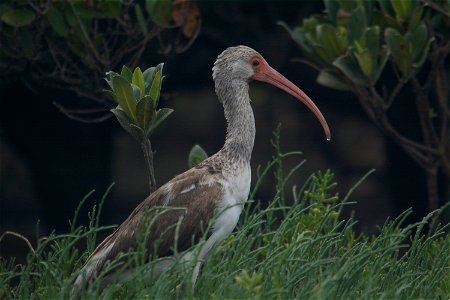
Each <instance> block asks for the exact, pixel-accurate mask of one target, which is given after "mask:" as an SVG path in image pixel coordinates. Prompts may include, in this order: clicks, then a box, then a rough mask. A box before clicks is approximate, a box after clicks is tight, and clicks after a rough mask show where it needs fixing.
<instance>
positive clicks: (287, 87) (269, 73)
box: [252, 60, 331, 141]
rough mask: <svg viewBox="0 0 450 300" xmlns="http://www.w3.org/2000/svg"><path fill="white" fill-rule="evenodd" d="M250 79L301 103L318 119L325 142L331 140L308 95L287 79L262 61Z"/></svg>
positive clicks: (328, 129)
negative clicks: (272, 86) (278, 90)
mask: <svg viewBox="0 0 450 300" xmlns="http://www.w3.org/2000/svg"><path fill="white" fill-rule="evenodd" d="M252 78H253V79H255V80H259V81H263V82H267V83H270V84H272V85H274V86H276V87H277V88H279V89H281V90H283V91H285V92H286V93H289V94H291V95H292V96H294V97H295V98H297V99H298V100H300V101H301V102H303V103H304V104H305V105H306V106H307V107H308V108H309V109H310V110H311V111H312V112H313V113H314V114H315V115H316V117H317V119H319V122H320V124H322V127H323V130H324V131H325V136H326V138H327V140H328V141H329V140H331V133H330V128H329V127H328V124H327V121H326V120H325V118H324V117H323V115H322V113H321V112H320V110H319V108H317V106H316V105H315V104H314V102H313V101H312V100H311V99H310V98H309V97H308V95H306V94H305V93H304V92H303V91H302V90H301V89H300V88H298V87H297V86H296V85H295V84H293V83H292V82H291V81H289V79H287V78H286V77H284V76H283V75H281V74H280V73H279V72H278V71H276V70H275V69H273V68H272V67H271V66H269V64H268V63H267V62H266V61H265V60H262V62H261V65H259V66H258V69H257V70H255V74H254V75H253V77H252Z"/></svg>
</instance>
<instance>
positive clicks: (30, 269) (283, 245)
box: [0, 136, 450, 299]
mask: <svg viewBox="0 0 450 300" xmlns="http://www.w3.org/2000/svg"><path fill="white" fill-rule="evenodd" d="M278 139H279V136H278V138H277V137H275V138H274V145H275V146H276V149H277V150H276V153H275V155H274V158H273V159H272V160H271V161H270V162H268V163H267V164H266V165H265V166H263V167H261V168H258V176H257V181H256V182H255V186H254V189H253V190H252V193H251V197H250V199H249V202H250V203H247V205H246V209H245V211H244V213H243V216H242V217H241V219H240V221H239V224H238V228H237V230H236V231H235V232H234V233H233V234H231V235H230V236H229V237H228V238H227V239H226V240H225V241H224V242H223V243H222V244H221V245H219V246H218V247H217V248H215V249H214V250H213V252H212V253H211V256H210V257H209V258H208V259H207V260H206V262H205V263H204V266H203V268H202V270H201V272H200V276H199V278H198V283H197V287H196V289H195V291H189V290H183V289H181V288H180V286H182V282H189V280H190V276H191V274H192V270H193V268H194V265H195V262H194V263H192V264H186V263H183V262H181V261H177V263H176V264H175V266H174V267H173V268H172V269H170V270H168V271H167V272H164V273H163V274H162V275H161V277H159V278H158V279H157V280H146V278H145V276H144V275H145V272H146V271H148V268H151V267H149V266H147V265H143V261H142V259H141V258H142V257H145V255H144V254H145V252H144V251H146V247H145V231H144V232H143V235H142V236H140V238H139V240H138V243H142V245H140V246H139V247H138V248H137V249H138V250H137V251H136V252H134V253H124V254H123V255H122V256H121V257H119V258H118V259H117V260H115V261H111V262H109V263H108V265H107V266H106V270H105V271H104V272H102V274H99V277H100V278H103V277H104V276H105V275H106V274H107V273H108V272H109V271H110V270H111V269H112V268H114V267H119V269H120V268H122V269H124V268H127V267H132V268H134V269H135V270H136V271H135V272H134V273H132V274H131V275H134V276H130V279H129V280H128V281H123V282H122V281H120V282H111V283H110V284H108V285H107V286H106V287H104V289H102V287H101V284H100V282H101V281H100V280H95V281H94V282H93V283H92V284H91V285H90V286H89V288H88V289H87V290H86V291H85V292H84V294H83V295H82V298H83V299H118V298H124V297H126V298H132V299H159V298H164V299H165V298H180V297H183V298H186V299H255V298H256V299H257V298H260V299H294V298H301V299H318V298H320V299H373V298H376V299H380V298H381V299H393V298H395V299H412V298H413V299H418V298H421V299H428V298H436V299H446V297H448V295H449V294H450V282H449V281H448V274H449V272H450V247H448V245H449V243H450V235H449V234H448V229H449V227H450V225H446V226H445V227H440V226H439V225H436V223H433V222H432V221H431V220H432V216H433V215H432V214H430V215H428V216H427V217H425V218H424V219H423V220H422V221H420V222H417V223H415V224H410V225H406V224H403V222H404V220H405V218H406V217H407V216H408V214H410V213H411V211H410V210H408V211H406V212H404V213H403V214H402V215H400V216H399V217H397V218H396V219H394V220H387V221H386V222H385V224H383V225H382V226H380V228H379V232H378V233H377V234H376V235H374V236H367V235H364V234H360V235H357V234H356V232H355V230H354V229H353V226H354V224H355V223H356V221H355V220H353V219H351V218H350V219H347V220H345V219H342V217H335V216H334V215H335V214H336V212H337V213H339V214H340V212H341V210H342V208H343V207H344V206H346V205H349V204H350V202H349V199H350V197H351V193H352V191H353V190H354V189H355V188H357V187H358V186H359V185H360V184H362V182H363V180H364V178H365V177H363V178H362V179H361V180H360V181H359V182H358V183H357V184H356V185H355V186H354V187H353V188H352V189H351V190H350V191H349V192H348V193H347V194H346V195H345V197H344V198H342V199H340V198H339V197H338V196H337V195H336V193H335V192H334V188H335V182H334V180H333V176H332V173H331V172H330V171H325V172H317V173H315V174H313V175H312V176H311V177H310V179H308V180H307V181H306V182H305V183H304V184H302V185H301V186H300V188H296V187H295V186H293V187H292V195H293V198H294V203H292V204H291V205H287V204H286V203H285V199H280V198H279V196H280V195H281V194H280V193H279V191H277V192H276V195H264V197H267V198H268V199H271V200H272V201H269V205H268V206H267V207H262V206H261V204H260V203H261V202H260V201H258V199H256V190H257V189H258V187H259V186H260V183H261V182H262V181H263V180H267V179H268V177H271V176H270V174H273V175H274V178H271V179H274V181H275V182H278V183H283V182H286V177H288V175H289V174H292V172H293V171H292V170H288V172H287V173H286V174H285V173H283V172H278V170H279V168H280V165H281V163H282V161H284V160H285V159H286V158H290V159H292V158H294V157H298V156H299V155H300V154H299V152H281V151H280V148H279V143H278V142H277V141H278ZM280 160H281V161H280ZM303 161H304V160H300V161H299V163H298V166H301V165H302V164H303ZM298 169H299V167H294V170H298ZM271 171H274V172H271ZM294 172H295V171H294ZM369 174H370V173H368V174H367V175H366V176H368V175H369ZM280 186H281V185H280ZM107 193H108V191H107V192H106V193H105V195H104V196H103V198H102V199H103V200H101V201H100V203H102V202H103V201H104V199H105V198H106V195H107ZM91 195H92V193H90V194H88V195H87V196H86V197H85V200H86V199H87V198H88V197H89V196H91ZM83 202H84V201H81V203H80V206H81V205H83ZM317 209H318V211H317ZM100 210H101V205H99V208H98V209H95V210H93V211H92V212H91V213H90V220H91V221H90V223H89V225H88V226H86V227H83V226H80V225H78V224H77V220H76V219H77V214H78V213H77V212H76V213H75V217H74V219H73V221H72V222H71V231H70V232H69V233H66V234H59V235H58V234H54V233H52V234H51V235H50V236H49V237H46V238H42V237H41V236H40V235H39V233H37V237H38V242H37V245H36V246H34V248H33V247H31V248H32V249H31V250H30V253H29V255H28V257H27V262H26V263H25V264H23V265H17V264H15V263H14V260H13V259H7V258H4V257H2V258H0V294H1V295H2V297H3V298H5V299H55V298H56V299H65V298H68V297H69V295H70V291H71V289H72V287H73V282H74V280H75V278H76V277H77V276H78V275H79V272H80V268H81V266H82V265H83V263H84V261H85V260H86V258H87V256H88V255H89V254H90V253H91V252H92V251H93V247H94V244H95V235H96V234H97V233H98V232H100V231H105V230H108V231H110V230H113V227H115V226H108V227H102V226H99V223H98V217H99V214H100ZM167 210H168V211H170V208H167ZM77 211H78V210H77ZM161 213H164V212H163V209H162V210H161ZM436 213H439V212H436ZM316 216H319V217H318V218H316ZM152 222H157V220H152ZM144 227H146V228H145V229H144V230H151V224H149V226H144ZM426 227H428V229H426ZM6 236H7V235H6V234H4V235H2V236H1V237H0V243H5V241H6V239H5V237H6ZM84 241H86V243H87V246H88V247H87V250H86V251H80V250H78V248H77V245H79V244H80V243H82V242H84ZM26 242H27V244H29V245H31V243H30V242H29V241H26ZM141 246H142V247H141ZM125 257H127V258H128V262H129V263H125V264H124V263H123V260H122V258H125ZM150 270H151V269H150Z"/></svg>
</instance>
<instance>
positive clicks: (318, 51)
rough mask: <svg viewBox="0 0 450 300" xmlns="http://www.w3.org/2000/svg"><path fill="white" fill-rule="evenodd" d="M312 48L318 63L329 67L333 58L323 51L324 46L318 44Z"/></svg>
mask: <svg viewBox="0 0 450 300" xmlns="http://www.w3.org/2000/svg"><path fill="white" fill-rule="evenodd" d="M312 47H313V49H314V53H315V55H316V56H318V57H319V58H320V61H321V62H322V63H325V64H329V65H331V64H332V62H333V60H334V57H333V56H332V55H331V54H330V53H328V51H327V50H326V49H325V47H324V46H322V45H319V44H313V45H312Z"/></svg>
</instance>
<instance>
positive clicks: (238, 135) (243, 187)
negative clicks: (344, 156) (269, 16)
mask: <svg viewBox="0 0 450 300" xmlns="http://www.w3.org/2000/svg"><path fill="white" fill-rule="evenodd" d="M212 77H213V81H214V86H215V92H216V94H217V97H218V99H219V102H220V103H221V104H222V105H223V109H224V114H225V119H226V122H227V131H226V139H225V143H224V145H223V147H222V148H221V149H220V150H219V151H218V152H217V153H216V154H214V155H212V156H210V157H208V158H207V159H205V160H204V161H202V162H201V163H199V164H198V165H197V166H195V167H193V168H191V169H189V170H187V171H186V172H184V173H182V174H180V175H178V176H175V177H174V178H173V179H171V180H170V181H168V182H167V183H165V184H164V185H162V186H161V187H159V188H158V189H157V190H156V191H154V192H153V193H151V194H150V195H149V196H148V197H147V198H146V199H145V200H144V201H143V202H141V203H140V204H139V205H138V206H137V207H136V208H135V209H134V211H133V212H132V213H131V214H130V215H129V217H128V218H127V219H126V220H125V221H124V222H123V223H122V224H121V225H119V226H118V227H117V229H116V230H115V231H114V232H113V233H112V234H111V235H109V236H108V237H106V238H105V239H104V240H103V241H102V242H101V243H100V244H99V245H98V246H97V247H96V249H95V250H94V251H93V253H92V254H91V255H90V257H89V258H88V259H87V261H86V263H85V265H84V266H83V267H82V269H81V271H80V273H79V275H78V277H77V278H76V280H75V282H74V286H73V289H72V295H79V294H80V293H81V292H82V291H83V290H84V289H85V287H86V285H87V284H89V283H90V282H92V280H93V279H94V278H95V277H96V276H97V275H98V274H100V272H101V271H102V270H103V268H104V267H105V264H106V263H107V262H108V261H112V260H114V259H116V258H117V257H118V256H119V255H120V253H127V252H129V251H133V250H136V248H137V246H138V233H139V232H140V231H142V230H143V228H145V226H146V225H147V226H150V225H149V224H151V228H150V229H149V230H148V231H147V232H146V234H147V236H146V240H145V241H146V244H145V246H146V247H147V253H146V259H147V261H151V260H152V259H153V258H155V257H159V258H165V259H163V260H161V261H160V263H159V265H157V266H155V267H154V273H152V276H153V277H152V278H153V279H154V278H157V276H158V274H160V273H161V271H162V270H165V269H167V268H169V267H171V266H172V265H173V264H174V262H175V255H176V254H177V253H179V254H182V258H181V260H182V261H192V260H193V259H196V262H195V267H194V269H193V272H192V277H191V282H190V284H191V287H192V289H193V288H194V287H195V283H196V280H197V277H198V275H199V272H200V268H201V265H202V263H203V261H204V260H205V259H206V257H207V255H208V254H209V253H210V252H211V250H212V249H213V248H214V247H215V246H217V245H218V244H220V243H221V242H222V241H223V240H224V239H225V238H226V237H227V236H228V235H230V234H231V233H232V232H233V230H234V228H235V227H236V225H237V223H238V220H239V216H240V214H241V212H242V210H243V207H244V204H245V202H246V201H247V197H248V195H249V192H250V181H251V168H250V158H251V154H252V150H253V146H254V140H255V120H254V115H253V111H252V108H251V105H250V96H249V83H250V82H251V81H253V80H257V81H262V82H266V83H269V84H271V85H273V86H275V87H277V88H279V89H281V90H283V91H284V92H287V93H288V94H290V95H292V96H293V97H295V98H297V99H298V100H299V101H301V102H303V103H304V104H305V105H306V106H307V107H308V108H309V109H310V110H311V111H312V112H313V113H314V114H315V116H316V117H317V118H318V120H319V122H320V123H321V125H322V127H323V130H324V132H325V136H326V138H327V140H330V138H331V134H330V129H329V127H328V124H327V122H326V120H325V118H324V117H323V115H322V113H321V112H320V110H319V109H318V108H317V106H316V105H315V104H314V102H313V101H312V100H311V99H310V98H309V97H308V96H307V95H306V94H305V93H304V92H303V91H302V90H301V89H300V88H298V87H297V86H296V85H294V84H293V83H292V82H291V81H289V80H288V79H287V78H285V77H284V76H283V75H281V74H280V73H279V72H277V71H276V70H275V69H273V68H272V67H271V66H270V65H269V64H268V63H267V61H266V60H265V59H264V58H263V57H262V56H261V54H259V53H258V52H257V51H255V50H253V49H252V48H250V47H247V46H243V45H240V46H234V47H229V48H227V49H225V50H224V51H223V52H222V53H221V54H220V55H219V56H218V57H217V59H216V61H215V63H214V66H213V68H212ZM162 208H168V209H169V210H167V211H166V212H165V213H161V209H162ZM170 208H174V209H170ZM175 208H177V209H175ZM205 231H206V232H205ZM202 236H205V237H206V238H205V240H204V241H203V243H202V244H201V246H200V249H199V252H198V254H196V255H194V253H193V250H190V251H189V249H192V246H193V245H195V244H196V243H199V241H200V239H201V238H202ZM124 272H125V271H124ZM131 272H132V270H131Z"/></svg>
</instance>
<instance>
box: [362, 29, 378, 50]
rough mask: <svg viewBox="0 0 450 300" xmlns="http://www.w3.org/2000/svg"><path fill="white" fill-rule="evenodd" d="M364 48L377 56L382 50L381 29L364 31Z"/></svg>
mask: <svg viewBox="0 0 450 300" xmlns="http://www.w3.org/2000/svg"><path fill="white" fill-rule="evenodd" d="M362 39H363V43H364V47H365V48H367V49H369V51H370V52H372V53H373V54H374V55H375V56H376V55H377V54H378V51H379V48H380V27H378V26H373V27H369V28H367V29H366V30H365V31H364V34H363V36H362Z"/></svg>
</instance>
